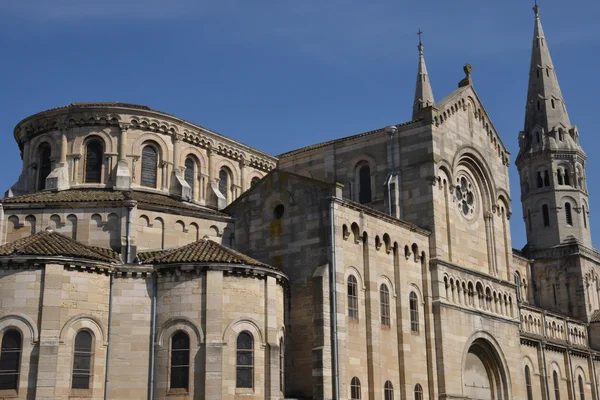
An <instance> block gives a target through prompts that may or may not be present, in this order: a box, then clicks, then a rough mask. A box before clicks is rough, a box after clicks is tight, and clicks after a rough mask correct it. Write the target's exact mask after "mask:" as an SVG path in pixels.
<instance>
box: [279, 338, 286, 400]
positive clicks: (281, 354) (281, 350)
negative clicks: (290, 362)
mask: <svg viewBox="0 0 600 400" xmlns="http://www.w3.org/2000/svg"><path fill="white" fill-rule="evenodd" d="M283 357H284V347H283V338H281V339H280V340H279V391H280V392H283V382H284V378H285V363H284V361H285V359H284V358H283Z"/></svg>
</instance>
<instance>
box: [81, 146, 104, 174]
mask: <svg viewBox="0 0 600 400" xmlns="http://www.w3.org/2000/svg"><path fill="white" fill-rule="evenodd" d="M101 176H102V143H100V142H99V141H97V140H92V141H90V142H89V143H88V145H87V146H86V151H85V183H100V179H101Z"/></svg>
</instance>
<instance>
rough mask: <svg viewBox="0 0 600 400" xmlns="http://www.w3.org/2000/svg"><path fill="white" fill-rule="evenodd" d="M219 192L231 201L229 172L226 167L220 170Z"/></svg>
mask: <svg viewBox="0 0 600 400" xmlns="http://www.w3.org/2000/svg"><path fill="white" fill-rule="evenodd" d="M219 192H221V194H222V195H223V196H225V200H227V201H229V172H227V170H226V169H225V168H221V170H220V171H219Z"/></svg>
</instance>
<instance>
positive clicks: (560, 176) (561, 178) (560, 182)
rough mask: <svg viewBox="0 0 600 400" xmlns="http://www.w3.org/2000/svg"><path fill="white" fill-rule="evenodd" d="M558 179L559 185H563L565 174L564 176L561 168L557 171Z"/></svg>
mask: <svg viewBox="0 0 600 400" xmlns="http://www.w3.org/2000/svg"><path fill="white" fill-rule="evenodd" d="M556 178H557V179H558V184H559V185H562V184H563V174H562V170H561V169H560V168H559V169H557V170H556Z"/></svg>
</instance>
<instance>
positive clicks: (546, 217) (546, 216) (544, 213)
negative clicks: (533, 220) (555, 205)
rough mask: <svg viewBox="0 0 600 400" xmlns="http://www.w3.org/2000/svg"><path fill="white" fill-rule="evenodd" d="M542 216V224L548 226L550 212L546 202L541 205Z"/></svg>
mask: <svg viewBox="0 0 600 400" xmlns="http://www.w3.org/2000/svg"><path fill="white" fill-rule="evenodd" d="M542 217H543V218H544V226H550V213H549V212H548V205H547V204H544V205H543V206H542Z"/></svg>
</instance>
